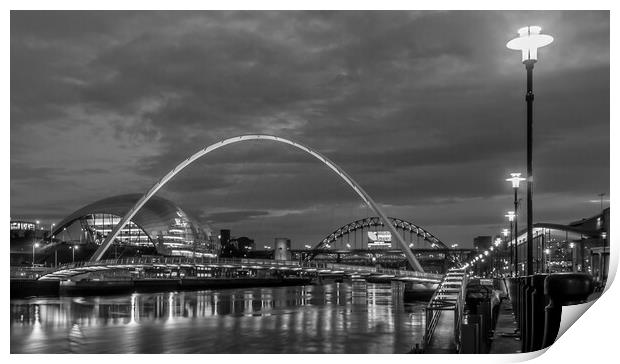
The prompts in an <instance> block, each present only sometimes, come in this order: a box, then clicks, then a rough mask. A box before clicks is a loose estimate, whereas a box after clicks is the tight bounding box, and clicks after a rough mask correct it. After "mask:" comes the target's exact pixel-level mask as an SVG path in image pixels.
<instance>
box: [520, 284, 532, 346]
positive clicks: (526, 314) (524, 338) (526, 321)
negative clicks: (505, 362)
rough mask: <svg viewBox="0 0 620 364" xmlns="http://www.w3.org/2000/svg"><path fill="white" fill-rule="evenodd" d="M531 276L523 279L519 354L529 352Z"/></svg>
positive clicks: (530, 334)
mask: <svg viewBox="0 0 620 364" xmlns="http://www.w3.org/2000/svg"><path fill="white" fill-rule="evenodd" d="M531 283H532V276H526V277H523V320H522V321H523V332H522V333H521V352H522V353H526V352H528V351H529V346H530V340H531V336H532V330H531V319H532V292H533V289H532V284H531Z"/></svg>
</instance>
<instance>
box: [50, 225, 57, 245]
mask: <svg viewBox="0 0 620 364" xmlns="http://www.w3.org/2000/svg"><path fill="white" fill-rule="evenodd" d="M54 226H56V224H50V244H51V243H52V231H54Z"/></svg>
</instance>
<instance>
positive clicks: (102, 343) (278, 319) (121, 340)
mask: <svg viewBox="0 0 620 364" xmlns="http://www.w3.org/2000/svg"><path fill="white" fill-rule="evenodd" d="M423 331H424V303H403V301H402V296H400V294H399V292H398V290H397V289H395V288H393V287H391V286H390V285H378V284H377V285H376V284H367V283H365V282H353V283H351V282H348V283H346V282H345V283H330V284H325V285H317V286H299V287H278V288H248V289H231V290H218V291H213V290H206V291H196V292H165V293H147V294H136V293H134V294H131V295H122V296H97V297H58V298H33V299H29V300H11V353H405V352H407V351H409V349H410V348H411V347H412V346H414V345H415V343H419V342H420V341H421V338H422V335H423V333H424V332H423Z"/></svg>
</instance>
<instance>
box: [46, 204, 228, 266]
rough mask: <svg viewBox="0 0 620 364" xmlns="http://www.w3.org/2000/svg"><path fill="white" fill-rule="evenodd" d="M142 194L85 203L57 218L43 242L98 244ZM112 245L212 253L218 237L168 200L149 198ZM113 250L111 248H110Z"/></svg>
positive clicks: (165, 251)
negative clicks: (66, 214)
mask: <svg viewBox="0 0 620 364" xmlns="http://www.w3.org/2000/svg"><path fill="white" fill-rule="evenodd" d="M140 197H142V195H140V194H127V195H120V196H114V197H109V198H106V199H103V200H99V201H96V202H93V203H91V204H89V205H86V206H84V207H82V208H80V209H78V210H77V211H75V212H73V213H72V214H70V215H69V216H67V217H65V218H64V219H63V220H62V221H61V222H59V223H58V224H57V225H56V226H55V227H54V229H53V230H52V232H51V234H50V235H49V236H48V240H47V242H49V243H55V244H59V243H60V244H70V245H75V246H91V247H93V246H94V245H100V244H101V243H102V242H103V241H104V240H105V238H106V236H107V235H108V234H109V233H110V232H111V231H112V229H113V228H114V227H115V226H116V225H117V224H118V223H119V221H120V220H121V218H122V217H123V216H124V215H125V214H126V213H127V212H128V211H129V209H131V207H133V205H134V204H135V203H136V202H137V201H138V200H139V199H140ZM114 246H115V247H121V248H128V247H131V248H138V249H139V248H144V249H145V250H150V249H149V248H155V249H156V251H157V253H158V254H162V255H182V256H196V257H201V256H215V255H217V253H218V252H219V242H218V239H216V238H214V237H213V235H212V230H211V229H209V228H208V227H202V226H200V224H199V223H198V221H196V219H194V218H193V217H191V216H189V215H188V214H187V213H186V212H185V211H183V210H182V209H181V208H180V207H179V206H177V205H176V204H174V203H173V202H172V201H169V200H167V199H164V198H161V197H156V196H155V197H153V198H151V199H150V200H149V201H148V202H147V203H146V204H145V205H144V206H143V207H142V208H141V209H140V210H139V211H138V213H137V214H136V215H135V216H134V217H133V218H132V219H131V221H130V222H129V223H128V224H127V225H126V226H125V227H124V228H123V229H122V230H121V232H120V233H119V235H118V237H117V238H116V239H115V241H114ZM110 250H113V249H110Z"/></svg>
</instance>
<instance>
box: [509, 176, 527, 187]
mask: <svg viewBox="0 0 620 364" xmlns="http://www.w3.org/2000/svg"><path fill="white" fill-rule="evenodd" d="M510 175H511V176H512V177H510V178H506V181H508V182H512V188H519V183H521V181H525V178H523V177H521V173H511V174H510Z"/></svg>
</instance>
